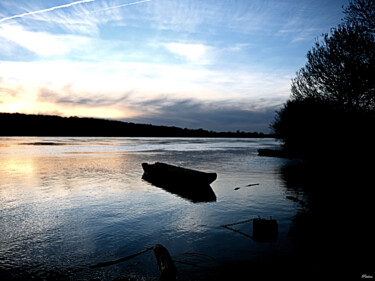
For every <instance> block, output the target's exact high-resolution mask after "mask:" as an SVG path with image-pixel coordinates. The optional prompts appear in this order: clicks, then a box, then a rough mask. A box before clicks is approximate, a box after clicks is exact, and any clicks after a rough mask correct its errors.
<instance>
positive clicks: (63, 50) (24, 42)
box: [0, 24, 90, 56]
mask: <svg viewBox="0 0 375 281" xmlns="http://www.w3.org/2000/svg"><path fill="white" fill-rule="evenodd" d="M0 37H2V38H4V39H6V40H8V41H11V42H14V43H16V44H17V45H19V46H21V47H23V48H25V49H27V50H29V51H31V52H33V53H35V54H37V55H40V56H53V55H64V54H67V53H69V52H70V51H72V50H73V49H77V48H82V47H83V45H88V43H89V41H90V39H89V38H87V37H83V36H74V35H55V34H50V33H47V32H34V31H29V30H27V29H26V28H24V27H23V26H21V25H16V24H5V25H0Z"/></svg>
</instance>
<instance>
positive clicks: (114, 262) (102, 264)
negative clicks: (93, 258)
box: [90, 247, 154, 268]
mask: <svg viewBox="0 0 375 281" xmlns="http://www.w3.org/2000/svg"><path fill="white" fill-rule="evenodd" d="M153 249H154V247H150V248H147V249H145V250H143V251H140V252H138V253H136V254H133V255H130V256H127V257H124V258H121V259H118V260H114V261H107V262H100V263H98V264H96V265H91V266H90V268H97V267H104V266H109V265H113V264H116V263H120V262H124V261H127V260H130V259H132V258H135V257H136V256H139V255H142V254H144V253H146V252H148V251H151V250H153Z"/></svg>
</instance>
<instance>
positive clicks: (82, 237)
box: [0, 138, 300, 280]
mask: <svg viewBox="0 0 375 281" xmlns="http://www.w3.org/2000/svg"><path fill="white" fill-rule="evenodd" d="M277 145H278V143H277V142H276V141H274V140H273V139H179V138H162V139H161V138H0V277H1V276H6V277H8V278H10V277H20V278H26V279H31V278H33V279H55V280H56V279H71V280H90V279H97V280H113V279H115V278H118V277H120V276H127V277H129V278H130V277H132V278H135V279H136V280H158V278H159V277H158V276H159V272H158V269H157V266H156V262H155V258H154V256H153V253H152V252H148V253H146V254H143V255H141V256H139V257H137V258H134V259H132V260H130V261H127V262H124V263H120V264H117V265H113V266H109V267H103V268H96V269H91V268H90V265H93V264H96V263H98V262H104V261H109V260H116V259H119V258H122V257H125V256H128V255H131V254H134V253H137V252H139V251H141V250H143V249H145V248H147V247H150V246H152V245H155V244H157V243H160V244H163V245H164V246H165V247H166V248H167V249H168V250H169V252H170V254H171V256H172V258H173V259H174V260H176V261H177V262H176V266H177V270H178V272H179V275H180V276H181V278H182V277H183V278H184V279H190V278H191V279H193V278H200V277H201V276H206V275H210V274H214V270H215V268H218V267H220V266H221V265H222V264H227V263H232V262H241V261H243V260H251V259H254V260H256V259H260V258H262V257H263V256H266V255H268V254H270V253H277V254H278V255H283V254H286V253H288V252H290V251H293V243H292V242H291V238H290V235H289V233H288V232H289V228H290V225H291V220H292V218H293V216H294V215H295V214H296V212H297V210H298V208H299V206H300V205H299V204H298V203H296V202H293V201H292V200H288V199H287V198H286V196H288V192H287V190H286V188H285V186H284V185H285V183H284V182H283V180H282V178H281V175H280V167H281V166H282V165H283V164H285V161H287V160H283V159H277V158H263V157H258V156H257V149H258V148H263V147H274V146H277ZM156 161H161V162H167V163H171V164H176V165H181V166H185V167H190V168H194V169H199V170H203V171H213V172H216V173H217V174H218V179H217V180H216V181H215V182H213V184H212V185H211V187H212V189H213V191H214V192H215V194H216V197H217V199H216V202H207V203H204V202H202V203H193V202H192V201H190V200H188V199H186V198H183V197H180V196H178V195H176V194H172V193H169V192H167V191H165V190H163V189H161V188H158V187H155V186H152V185H151V184H149V183H147V182H146V181H144V180H142V174H143V170H142V167H141V163H142V162H152V163H153V162H156ZM249 184H259V185H256V186H250V187H247V185H249ZM237 187H239V188H240V189H238V190H235V188H237ZM258 216H261V217H265V218H269V216H272V217H273V218H275V219H277V221H278V223H279V236H278V240H277V242H273V243H260V242H256V241H253V239H251V238H249V237H246V236H245V235H241V234H240V233H236V232H233V231H230V230H228V229H225V228H223V227H221V225H224V224H229V223H235V222H239V221H243V220H247V219H251V218H256V217H258ZM233 228H236V229H237V230H240V231H242V232H243V233H245V234H248V235H251V234H252V224H251V223H244V224H240V225H237V226H234V227H233ZM198 265H199V266H198Z"/></svg>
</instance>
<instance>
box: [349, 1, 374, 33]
mask: <svg viewBox="0 0 375 281" xmlns="http://www.w3.org/2000/svg"><path fill="white" fill-rule="evenodd" d="M374 7H375V0H357V1H350V3H349V5H348V7H345V8H344V13H345V14H346V17H345V19H344V21H345V22H347V23H349V24H357V25H360V26H362V27H363V28H364V29H365V30H367V31H368V32H370V33H375V9H374Z"/></svg>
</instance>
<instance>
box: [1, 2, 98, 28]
mask: <svg viewBox="0 0 375 281" xmlns="http://www.w3.org/2000/svg"><path fill="white" fill-rule="evenodd" d="M94 1H95V0H81V1H75V2H72V3H69V4H65V5H60V6H55V7H51V8H47V9H42V10H38V11H32V12H27V13H23V14H19V15H14V16H10V17H5V18H2V19H0V23H1V22H4V21H7V20H11V19H15V18H23V17H25V16H30V15H35V14H42V13H46V12H51V11H54V10H57V9H63V8H68V7H71V6H74V5H78V4H83V3H89V2H94Z"/></svg>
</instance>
